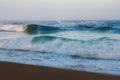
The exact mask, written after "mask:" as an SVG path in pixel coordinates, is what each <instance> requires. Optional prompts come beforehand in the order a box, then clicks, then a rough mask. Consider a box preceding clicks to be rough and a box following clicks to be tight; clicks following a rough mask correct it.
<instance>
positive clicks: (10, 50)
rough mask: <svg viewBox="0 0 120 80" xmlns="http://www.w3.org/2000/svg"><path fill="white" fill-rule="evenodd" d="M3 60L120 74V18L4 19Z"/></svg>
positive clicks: (0, 56)
mask: <svg viewBox="0 0 120 80" xmlns="http://www.w3.org/2000/svg"><path fill="white" fill-rule="evenodd" d="M0 61H8V62H15V63H22V64H32V65H40V66H49V67H56V68H63V69H72V70H80V71H81V70H82V71H89V72H97V73H105V74H112V75H120V21H119V20H79V21H67V20H66V21H0Z"/></svg>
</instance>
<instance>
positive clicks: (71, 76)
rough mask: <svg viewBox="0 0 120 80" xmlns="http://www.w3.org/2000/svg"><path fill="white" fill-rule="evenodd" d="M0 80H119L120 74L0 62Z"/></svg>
mask: <svg viewBox="0 0 120 80" xmlns="http://www.w3.org/2000/svg"><path fill="white" fill-rule="evenodd" d="M0 80H120V76H113V75H106V74H98V73H91V72H84V71H74V70H64V69H57V68H50V67H42V66H34V65H24V64H17V63H10V62H0Z"/></svg>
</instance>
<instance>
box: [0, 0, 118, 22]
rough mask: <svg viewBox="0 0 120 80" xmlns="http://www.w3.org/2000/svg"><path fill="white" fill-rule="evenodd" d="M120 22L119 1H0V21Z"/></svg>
mask: <svg viewBox="0 0 120 80" xmlns="http://www.w3.org/2000/svg"><path fill="white" fill-rule="evenodd" d="M113 19H115V20H118V19H119V20H120V0H0V20H113Z"/></svg>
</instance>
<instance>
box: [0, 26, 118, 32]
mask: <svg viewBox="0 0 120 80" xmlns="http://www.w3.org/2000/svg"><path fill="white" fill-rule="evenodd" d="M58 25H60V24H58ZM0 30H2V31H12V32H24V33H28V34H39V33H40V34H49V33H57V32H62V31H84V30H87V31H92V32H112V33H120V27H119V26H118V27H114V26H109V25H104V26H103V25H102V26H100V25H99V26H94V25H87V24H86V25H80V24H79V25H77V24H76V25H69V26H67V25H64V27H61V26H59V27H58V26H55V25H52V26H49V25H37V24H28V25H16V24H14V25H13V24H12V25H9V24H7V25H3V26H0Z"/></svg>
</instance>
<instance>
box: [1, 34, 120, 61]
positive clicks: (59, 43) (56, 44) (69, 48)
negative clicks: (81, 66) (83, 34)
mask: <svg viewBox="0 0 120 80" xmlns="http://www.w3.org/2000/svg"><path fill="white" fill-rule="evenodd" d="M0 42H1V43H0V48H1V49H8V50H22V51H37V52H38V53H39V52H42V53H52V54H53V53H54V54H64V55H71V56H79V57H82V58H96V59H112V60H120V52H118V51H119V50H120V40H116V39H110V38H107V37H103V38H99V39H97V40H89V41H84V40H72V39H67V38H61V37H54V36H36V37H32V38H18V39H4V40H0Z"/></svg>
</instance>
